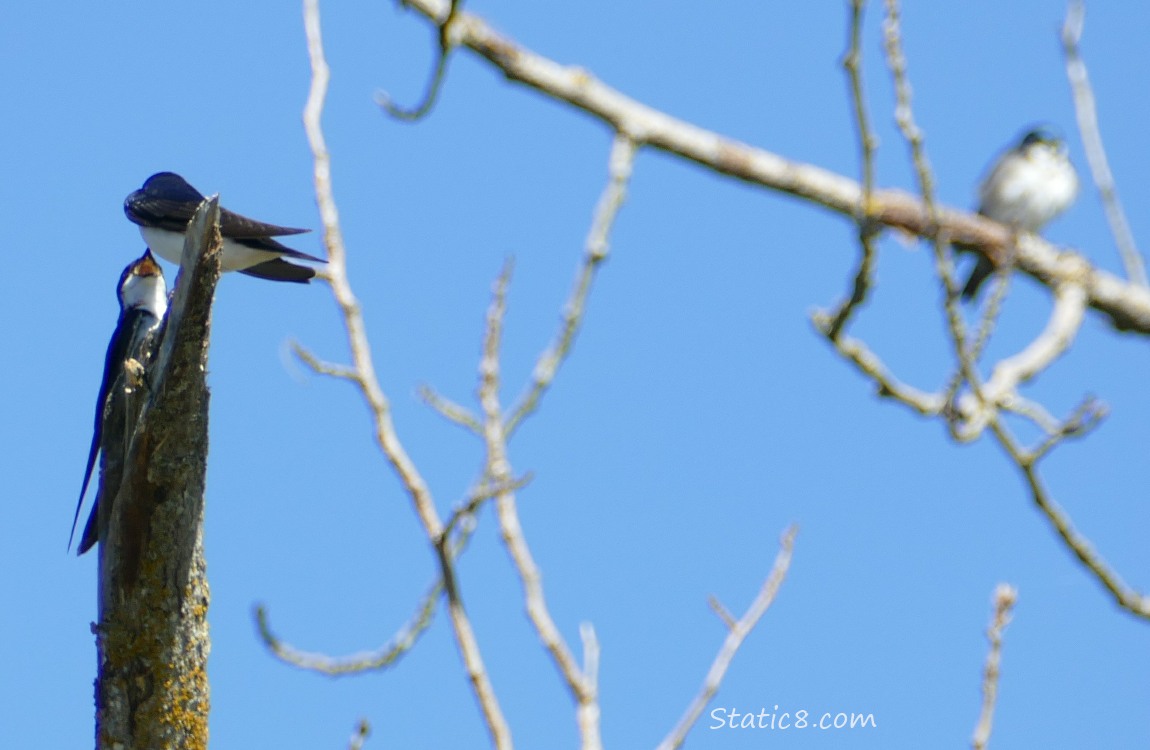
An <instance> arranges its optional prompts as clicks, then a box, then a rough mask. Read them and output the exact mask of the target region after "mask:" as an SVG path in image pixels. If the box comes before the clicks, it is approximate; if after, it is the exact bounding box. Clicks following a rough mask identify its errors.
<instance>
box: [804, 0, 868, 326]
mask: <svg viewBox="0 0 1150 750" xmlns="http://www.w3.org/2000/svg"><path fill="white" fill-rule="evenodd" d="M865 5H866V2H865V0H852V2H851V24H850V42H849V45H848V47H847V51H846V53H845V54H844V55H843V63H842V64H843V69H844V70H845V71H846V73H847V80H848V82H849V84H850V92H851V103H852V104H853V105H854V107H853V108H854V116H855V117H854V122H855V130H857V131H858V138H859V153H860V156H861V159H860V160H861V162H862V200H861V202H860V203H859V208H858V215H857V216H856V221H857V222H858V227H859V264H858V269H857V270H856V271H855V277H854V284H853V285H852V287H851V293H850V295H848V296H847V298H846V299H845V300H843V302H841V303H840V304H839V306H838V309H837V310H836V311H835V312H833V313H831V312H827V311H820V312H818V313H816V314H815V315H816V318H815V325H816V326H817V327H818V328H819V329H820V330H822V331H823V332H824V334H825V335H826V337H827V338H829V339H830V340H831V341H835V340H836V339H838V337H839V335H840V334H841V333H842V332H843V330H844V329H845V328H846V325H847V323H848V322H849V321H850V318H851V316H852V315H853V314H854V312H855V310H856V309H857V308H858V307H859V306H860V305H862V303H863V302H865V301H866V296H867V292H868V291H869V289H870V285H871V275H872V274H873V273H874V266H875V263H876V262H877V256H878V252H877V249H876V247H875V242H874V240H875V237H876V236H877V234H878V228H879V224H878V222H876V221H874V220H873V219H872V218H871V201H873V200H874V185H875V168H874V155H875V150H876V149H877V148H878V137H877V136H875V134H874V130H873V129H872V128H871V125H870V118H869V117H868V115H867V109H866V97H865V96H864V94H863V78H862V25H863V23H862V22H863V8H864V6H865Z"/></svg>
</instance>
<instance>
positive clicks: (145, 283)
mask: <svg viewBox="0 0 1150 750" xmlns="http://www.w3.org/2000/svg"><path fill="white" fill-rule="evenodd" d="M120 308H121V309H122V310H130V309H132V308H139V309H142V310H147V311H148V312H150V313H151V314H152V315H155V316H156V317H157V318H162V317H164V313H166V312H167V311H168V286H167V284H165V283H164V277H163V276H161V275H159V274H155V275H152V276H136V275H134V274H129V275H128V278H127V280H126V281H124V286H123V287H121V288H120Z"/></svg>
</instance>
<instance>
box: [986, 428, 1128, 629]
mask: <svg viewBox="0 0 1150 750" xmlns="http://www.w3.org/2000/svg"><path fill="white" fill-rule="evenodd" d="M990 429H991V430H992V431H993V432H994V434H995V436H996V437H997V438H998V441H999V444H1000V445H1002V447H1003V448H1004V449H1005V450H1006V452H1007V453H1008V454H1009V455H1010V457H1011V459H1012V460H1013V461H1014V463H1015V465H1016V466H1018V469H1019V471H1020V472H1021V473H1022V476H1023V478H1024V479H1025V480H1026V485H1027V488H1028V489H1029V490H1030V496H1031V498H1032V499H1033V500H1034V504H1035V505H1036V506H1037V507H1038V510H1039V511H1041V513H1042V515H1043V516H1044V517H1045V518H1046V520H1047V521H1049V522H1050V525H1051V526H1053V527H1054V531H1055V532H1056V533H1057V534H1058V536H1059V538H1060V539H1061V540H1062V541H1063V543H1064V544H1065V545H1066V547H1067V548H1068V549H1069V550H1070V551H1071V552H1072V553H1074V556H1075V557H1077V558H1078V559H1079V561H1081V563H1082V564H1083V566H1085V568H1086V569H1087V570H1088V571H1089V572H1090V573H1091V574H1092V575H1093V576H1094V578H1095V579H1096V580H1097V581H1098V582H1099V583H1100V584H1102V587H1103V588H1105V589H1106V590H1107V591H1108V592H1109V593H1110V595H1111V596H1112V597H1113V598H1114V601H1115V603H1117V604H1118V606H1119V607H1121V608H1122V609H1124V610H1126V611H1127V612H1129V613H1130V614H1132V615H1134V616H1136V617H1140V618H1143V619H1148V620H1150V597H1147V596H1145V595H1143V594H1141V593H1139V592H1138V591H1136V590H1135V589H1133V588H1131V587H1130V586H1128V585H1127V584H1126V582H1125V581H1123V580H1122V578H1121V576H1119V575H1118V573H1117V572H1116V571H1115V570H1114V569H1113V568H1111V567H1110V566H1109V565H1108V564H1107V562H1106V561H1105V560H1103V559H1102V556H1101V555H1099V554H1098V552H1096V551H1095V549H1094V545H1092V544H1091V543H1090V540H1089V539H1087V538H1086V537H1084V536H1082V535H1081V534H1080V533H1078V530H1077V529H1075V528H1074V524H1073V523H1072V522H1071V520H1070V516H1068V515H1067V514H1066V511H1064V510H1062V508H1061V507H1060V506H1059V505H1058V503H1057V502H1055V501H1054V498H1052V497H1050V495H1049V493H1047V491H1046V488H1045V487H1044V486H1043V485H1042V478H1041V477H1040V476H1039V475H1038V469H1037V466H1036V463H1035V462H1036V461H1037V458H1038V457H1037V456H1036V455H1034V454H1032V453H1027V451H1026V450H1025V449H1023V448H1022V446H1021V445H1019V444H1018V442H1017V441H1016V440H1015V439H1014V437H1013V436H1012V435H1011V434H1010V433H1009V432H1007V431H1006V428H1005V427H1004V426H1003V424H1002V421H1001V420H1000V419H995V420H993V421H991V423H990Z"/></svg>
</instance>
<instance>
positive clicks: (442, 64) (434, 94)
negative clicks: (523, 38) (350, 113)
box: [375, 0, 463, 122]
mask: <svg viewBox="0 0 1150 750" xmlns="http://www.w3.org/2000/svg"><path fill="white" fill-rule="evenodd" d="M462 5H463V0H451V8H450V10H448V12H447V18H445V19H444V20H443V23H441V24H438V29H437V33H436V37H437V39H438V42H439V47H438V48H437V49H436V53H435V67H434V68H433V69H432V73H431V80H430V81H429V82H428V84H427V89H426V90H425V91H424V94H423V101H421V102H420V103H419V104H417V105H416V106H414V107H412V108H411V109H405V108H403V107H400V106H399V105H397V104H396V103H395V102H393V101H392V100H391V97H390V96H389V95H388V94H387V92H386V91H378V92H376V95H375V103H376V104H378V105H379V106H380V108H381V109H383V111H384V112H386V113H387V114H388V115H390V116H391V117H394V118H395V119H397V120H400V121H402V122H415V121H416V120H421V119H423V118H424V117H426V116H427V113H428V112H430V111H431V108H432V107H433V106H435V100H436V99H437V98H438V97H439V92H440V90H441V89H442V88H443V81H444V78H446V75H447V59H448V57H450V56H451V50H452V48H453V47H454V46H455V42H454V41H453V40H452V38H451V29H452V26H453V22H454V21H455V18H456V15H457V14H458V13H459V8H460V7H461V6H462Z"/></svg>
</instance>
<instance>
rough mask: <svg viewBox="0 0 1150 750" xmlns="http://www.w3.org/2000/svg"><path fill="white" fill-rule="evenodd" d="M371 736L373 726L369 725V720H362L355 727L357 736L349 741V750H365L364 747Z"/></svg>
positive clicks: (354, 735)
mask: <svg viewBox="0 0 1150 750" xmlns="http://www.w3.org/2000/svg"><path fill="white" fill-rule="evenodd" d="M370 736H371V724H368V723H367V719H360V720H359V721H358V722H357V723H356V725H355V734H353V735H352V736H351V739H350V740H348V743H347V750H363V745H364V743H366V742H367V738H368V737H370Z"/></svg>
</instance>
